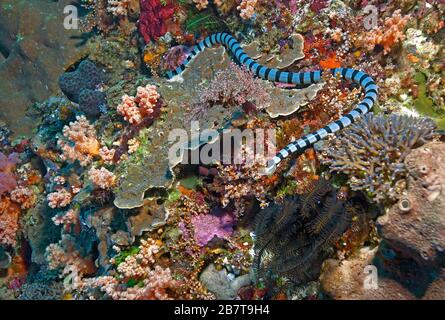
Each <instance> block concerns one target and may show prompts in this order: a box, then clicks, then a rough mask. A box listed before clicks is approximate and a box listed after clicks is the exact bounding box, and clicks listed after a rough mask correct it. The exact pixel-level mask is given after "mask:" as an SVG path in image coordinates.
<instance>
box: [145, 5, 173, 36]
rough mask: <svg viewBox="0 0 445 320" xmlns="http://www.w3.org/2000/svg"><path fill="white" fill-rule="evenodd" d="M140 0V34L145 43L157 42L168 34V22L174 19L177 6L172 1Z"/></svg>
mask: <svg viewBox="0 0 445 320" xmlns="http://www.w3.org/2000/svg"><path fill="white" fill-rule="evenodd" d="M164 2H165V5H163V1H161V0H140V7H141V15H140V17H139V33H140V34H141V35H142V37H143V38H144V41H145V43H148V42H150V41H152V40H154V41H156V40H158V39H159V37H161V36H163V35H164V34H165V33H166V32H167V23H166V21H167V20H168V19H170V18H172V17H173V14H174V12H175V5H174V4H173V3H172V2H171V1H170V0H166V1H164Z"/></svg>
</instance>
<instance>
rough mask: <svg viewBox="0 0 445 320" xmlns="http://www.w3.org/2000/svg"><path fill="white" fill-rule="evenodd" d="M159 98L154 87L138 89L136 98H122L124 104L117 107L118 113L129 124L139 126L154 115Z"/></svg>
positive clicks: (124, 96)
mask: <svg viewBox="0 0 445 320" xmlns="http://www.w3.org/2000/svg"><path fill="white" fill-rule="evenodd" d="M159 97H160V96H159V94H158V92H157V91H156V86H154V85H146V86H145V87H138V88H137V93H136V97H132V96H129V95H126V94H125V95H123V96H122V103H121V104H120V105H118V106H117V112H118V113H119V114H120V115H122V116H123V117H124V119H125V120H126V121H128V122H129V123H131V124H139V123H141V122H142V120H143V119H145V118H147V117H150V116H152V115H153V113H154V109H155V108H156V104H157V102H158V99H159Z"/></svg>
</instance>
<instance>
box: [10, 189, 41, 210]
mask: <svg viewBox="0 0 445 320" xmlns="http://www.w3.org/2000/svg"><path fill="white" fill-rule="evenodd" d="M11 200H12V201H14V202H16V203H18V204H20V207H21V208H22V209H29V208H32V207H33V206H34V204H35V202H36V195H35V194H34V192H33V191H32V190H31V189H30V188H26V187H18V188H16V189H14V190H12V191H11Z"/></svg>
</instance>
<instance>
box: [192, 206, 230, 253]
mask: <svg viewBox="0 0 445 320" xmlns="http://www.w3.org/2000/svg"><path fill="white" fill-rule="evenodd" d="M191 221H192V225H193V229H194V238H195V240H196V242H197V243H198V245H199V246H201V247H203V246H205V245H206V244H207V243H209V242H210V241H211V240H212V239H213V238H214V237H218V238H221V239H228V238H229V237H230V236H231V235H232V232H233V225H234V223H235V219H234V216H233V215H232V214H230V213H229V212H223V213H219V214H200V215H197V216H194V217H192V219H191Z"/></svg>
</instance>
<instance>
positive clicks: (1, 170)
mask: <svg viewBox="0 0 445 320" xmlns="http://www.w3.org/2000/svg"><path fill="white" fill-rule="evenodd" d="M18 162H19V157H18V154H17V153H11V154H10V155H9V156H6V155H5V154H4V153H2V152H0V196H2V195H3V194H4V193H7V192H9V191H11V190H13V189H14V188H15V187H16V186H17V182H16V178H15V176H14V174H13V172H12V171H13V170H14V168H15V165H16V164H17V163H18Z"/></svg>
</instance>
